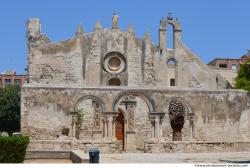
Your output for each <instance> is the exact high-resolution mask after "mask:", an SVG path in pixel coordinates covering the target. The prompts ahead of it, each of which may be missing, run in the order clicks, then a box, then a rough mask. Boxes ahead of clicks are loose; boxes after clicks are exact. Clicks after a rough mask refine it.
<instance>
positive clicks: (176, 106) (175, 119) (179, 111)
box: [169, 100, 185, 141]
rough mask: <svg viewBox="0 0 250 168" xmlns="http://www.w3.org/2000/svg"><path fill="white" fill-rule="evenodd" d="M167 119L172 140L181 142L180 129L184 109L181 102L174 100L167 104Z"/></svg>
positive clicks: (182, 122) (182, 123)
mask: <svg viewBox="0 0 250 168" xmlns="http://www.w3.org/2000/svg"><path fill="white" fill-rule="evenodd" d="M169 118H170V124H171V127H172V129H173V140H174V141H175V140H177V141H178V140H181V139H182V134H181V129H182V128H183V125H184V118H185V108H184V106H183V104H182V103H181V102H179V101H177V100H175V101H172V102H171V103H170V104H169Z"/></svg>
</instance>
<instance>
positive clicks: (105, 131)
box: [103, 120, 108, 138]
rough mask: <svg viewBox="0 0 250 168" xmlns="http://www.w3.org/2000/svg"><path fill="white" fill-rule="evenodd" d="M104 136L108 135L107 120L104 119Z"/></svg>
mask: <svg viewBox="0 0 250 168" xmlns="http://www.w3.org/2000/svg"><path fill="white" fill-rule="evenodd" d="M103 125H104V138H107V137H108V129H107V120H104V123H103Z"/></svg>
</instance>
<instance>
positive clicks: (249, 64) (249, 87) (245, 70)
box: [235, 58, 250, 92]
mask: <svg viewBox="0 0 250 168" xmlns="http://www.w3.org/2000/svg"><path fill="white" fill-rule="evenodd" d="M235 86H236V88H237V89H244V90H246V91H248V92H250V58H249V59H248V61H246V62H245V63H244V64H242V65H241V66H240V70H239V72H238V76H237V78H236V84H235Z"/></svg>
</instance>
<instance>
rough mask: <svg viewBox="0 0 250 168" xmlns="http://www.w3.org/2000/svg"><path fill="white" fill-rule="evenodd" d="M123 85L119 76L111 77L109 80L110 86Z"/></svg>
mask: <svg viewBox="0 0 250 168" xmlns="http://www.w3.org/2000/svg"><path fill="white" fill-rule="evenodd" d="M120 85H121V81H120V79H118V78H111V79H110V80H109V86H120Z"/></svg>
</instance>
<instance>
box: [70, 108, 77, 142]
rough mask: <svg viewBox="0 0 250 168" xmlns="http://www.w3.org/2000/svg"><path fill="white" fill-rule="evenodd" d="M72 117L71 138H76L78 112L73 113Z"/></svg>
mask: <svg viewBox="0 0 250 168" xmlns="http://www.w3.org/2000/svg"><path fill="white" fill-rule="evenodd" d="M70 114H71V115H72V123H71V125H72V130H71V131H72V132H71V137H72V138H75V137H76V121H77V112H71V113H70Z"/></svg>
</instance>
